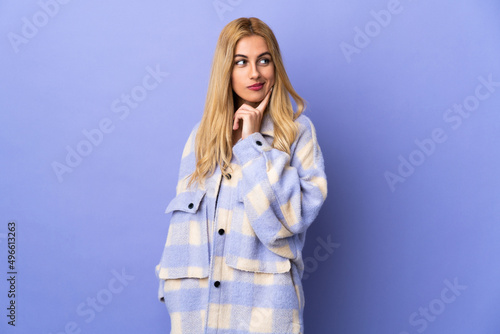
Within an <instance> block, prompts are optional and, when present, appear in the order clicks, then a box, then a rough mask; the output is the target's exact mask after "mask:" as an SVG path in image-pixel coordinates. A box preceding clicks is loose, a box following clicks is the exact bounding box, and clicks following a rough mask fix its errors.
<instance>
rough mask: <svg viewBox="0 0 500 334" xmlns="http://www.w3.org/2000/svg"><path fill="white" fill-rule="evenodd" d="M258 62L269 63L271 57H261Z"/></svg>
mask: <svg viewBox="0 0 500 334" xmlns="http://www.w3.org/2000/svg"><path fill="white" fill-rule="evenodd" d="M259 62H260V63H261V64H264V65H267V64H269V63H270V62H271V59H269V58H262V59H260V60H259Z"/></svg>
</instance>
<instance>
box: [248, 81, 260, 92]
mask: <svg viewBox="0 0 500 334" xmlns="http://www.w3.org/2000/svg"><path fill="white" fill-rule="evenodd" d="M262 87H264V83H256V84H253V85H251V86H248V89H250V90H253V91H259V90H261V89H262Z"/></svg>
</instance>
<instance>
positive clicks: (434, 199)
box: [0, 0, 500, 334]
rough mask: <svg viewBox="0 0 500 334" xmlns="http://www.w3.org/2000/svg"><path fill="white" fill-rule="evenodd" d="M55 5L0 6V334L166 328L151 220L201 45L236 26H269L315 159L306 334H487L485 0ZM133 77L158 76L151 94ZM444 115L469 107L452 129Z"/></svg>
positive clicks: (490, 128)
mask: <svg viewBox="0 0 500 334" xmlns="http://www.w3.org/2000/svg"><path fill="white" fill-rule="evenodd" d="M54 1H55V0H42V1H41V2H40V3H39V2H37V1H22V2H15V1H2V2H1V3H0V22H1V23H0V24H1V25H0V27H1V30H0V35H1V38H0V54H1V55H2V56H1V59H2V61H1V62H0V71H1V72H0V73H1V76H0V111H1V112H0V124H1V130H0V140H1V143H0V154H1V159H2V160H1V164H0V189H1V192H2V196H1V201H0V267H1V268H2V272H1V274H0V296H1V297H0V310H1V311H0V319H2V320H1V321H0V331H1V332H2V333H4V332H8V333H11V332H12V333H52V334H56V333H65V332H66V333H79V332H81V333H93V334H99V333H168V329H169V319H168V313H167V311H166V309H165V307H164V305H163V304H161V303H159V302H158V301H157V299H156V298H157V280H156V277H155V275H154V266H155V265H156V263H157V262H158V261H159V257H160V255H161V251H162V250H163V244H164V242H165V238H166V233H167V228H168V222H169V216H168V215H165V214H164V209H165V207H166V205H167V204H168V202H169V200H170V199H171V198H172V196H173V195H174V193H175V184H176V178H177V170H178V164H179V161H180V156H181V150H182V147H183V144H184V142H185V140H186V139H187V136H188V134H189V131H190V130H191V128H192V126H193V125H194V123H195V122H197V121H198V120H199V119H200V117H201V114H202V111H203V105H204V99H205V95H206V91H207V83H208V76H209V71H210V64H211V61H212V56H213V51H214V48H215V44H216V41H217V37H218V35H219V33H220V31H221V29H222V28H223V26H224V25H225V24H226V23H228V22H229V21H231V20H233V19H235V18H238V17H241V16H245V17H249V16H256V17H259V18H261V19H262V20H264V21H265V22H267V23H268V24H269V25H270V26H271V28H272V29H273V30H274V32H275V34H276V36H277V38H278V41H279V42H280V46H281V49H282V53H283V56H284V61H285V65H286V68H287V70H288V74H289V76H290V78H291V81H292V83H293V85H294V87H295V89H296V90H297V91H298V92H299V94H300V95H301V96H302V97H304V98H305V99H306V100H307V101H308V110H307V111H306V115H308V116H309V117H310V118H311V119H312V121H313V122H314V124H315V126H316V129H317V134H318V140H319V142H320V145H321V148H322V151H323V154H324V156H325V163H326V168H327V175H328V182H329V183H328V185H329V195H328V198H327V201H326V203H325V206H324V207H323V209H322V211H321V213H320V216H319V217H318V219H317V220H316V222H315V223H314V224H313V226H312V227H311V229H310V230H309V232H308V236H307V238H308V239H307V240H308V241H307V244H306V249H305V252H304V257H305V258H306V265H307V269H306V275H307V279H305V280H304V287H305V294H306V308H305V326H306V327H305V328H306V333H308V334H311V333H346V334H350V333H363V334H365V333H367V334H368V333H376V334H378V333H393V334H413V333H421V332H425V333H429V334H431V333H439V334H442V333H455V334H462V333H463V334H469V333H481V334H489V333H491V334H493V333H495V334H496V333H498V332H499V331H500V320H499V319H500V318H499V317H498V310H499V309H500V283H498V282H500V267H499V255H500V243H499V241H498V240H499V237H500V226H499V218H500V178H499V177H498V175H497V172H496V171H498V170H499V169H500V157H499V154H498V147H499V146H500V125H499V124H500V116H499V115H500V85H497V86H492V87H490V90H491V91H488V89H487V88H486V87H481V88H479V94H480V95H479V96H481V97H482V99H483V100H478V99H476V98H475V97H474V96H475V94H476V87H478V85H481V81H480V79H478V78H480V77H482V78H484V79H485V80H487V79H488V77H490V76H491V79H492V80H493V81H494V82H500V62H499V59H500V43H498V36H499V33H500V21H499V20H498V16H499V14H500V4H499V3H498V2H497V1H494V0H484V1H473V0H460V1H457V0H443V1H438V2H436V1H423V0H418V1H416V0H413V1H412V0H401V1H400V2H399V5H398V2H397V1H394V0H391V1H385V0H384V1H359V0H356V1H343V2H340V1H333V2H326V1H313V2H311V1H297V2H290V1H283V0H281V1H273V2H269V1H260V0H258V1H253V2H249V1H238V0H232V1H229V0H220V1H175V2H174V1H170V2H163V1H143V2H131V1H130V2H124V1H117V0H113V1H106V2H104V3H103V2H102V1H67V0H66V1H67V3H64V4H58V5H57V7H58V8H56V6H54V3H56V2H54ZM61 1H62V0H61ZM214 3H215V4H217V3H218V4H219V6H223V5H225V7H220V8H223V9H219V10H216V8H215V7H214ZM40 4H52V5H45V6H44V7H45V11H47V12H49V13H50V14H51V15H52V16H50V15H49V14H44V11H43V9H42V6H41V5H40ZM388 8H389V10H391V11H392V13H391V12H390V11H389V12H388V11H387V9H388ZM381 10H384V11H385V12H380V11H381ZM372 11H373V12H372ZM377 13H378V14H377ZM383 13H385V14H387V13H391V14H390V15H391V17H390V19H389V18H388V15H385V16H384V15H383ZM376 17H378V19H379V21H380V22H381V23H378V22H377V20H376ZM384 20H385V21H384ZM30 22H31V23H30ZM35 23H36V24H38V27H37V26H36V25H35V26H34V28H35V29H36V30H34V29H33V27H31V30H30V28H29V25H30V24H35ZM359 31H365V33H359ZM366 33H368V34H369V35H366V36H364V37H363V35H361V34H366ZM14 34H15V35H14ZM23 34H24V35H23ZM370 35H371V36H370ZM13 36H17V37H13ZM15 38H17V41H18V42H17V43H16V42H12V40H13V39H15ZM23 38H24V39H23ZM21 40H22V41H23V42H19V41H21ZM19 43H20V44H19ZM356 43H357V44H356ZM347 44H349V45H350V46H351V50H353V49H352V48H354V47H356V45H357V52H355V53H352V54H350V55H346V54H345V53H344V52H343V51H342V47H344V48H345V47H346V45H347ZM148 69H149V71H151V70H152V69H153V70H154V69H159V71H160V72H163V73H168V75H166V74H162V76H160V77H159V78H158V82H155V81H154V80H152V79H147V81H146V85H147V86H148V87H149V88H150V90H146V89H145V88H144V87H143V78H144V77H145V76H147V75H148ZM151 85H154V86H156V87H155V88H152V87H151ZM124 94H125V95H124ZM127 94H128V95H132V96H135V103H134V101H132V102H130V105H133V106H134V107H127V106H126V104H125V102H122V101H121V99H122V98H126V95H127ZM486 95H489V96H487V97H486ZM117 99H118V101H117V102H115V100H117ZM133 99H134V97H133ZM475 102H478V105H474V103H475ZM113 103H114V106H112V105H113ZM463 103H469V106H471V108H472V109H474V110H473V111H471V112H470V113H469V112H468V111H467V113H465V112H464V113H463V115H465V116H457V115H459V114H458V113H456V112H453V106H454V105H455V104H456V105H460V104H463ZM450 108H451V110H450V111H448V109H450ZM127 109H128V110H127ZM463 110H464V111H465V109H463ZM127 112H128V113H127ZM451 117H454V118H451ZM459 122H460V123H459ZM100 125H101V126H102V127H103V128H104V130H107V133H103V134H102V138H101V137H100V136H99V135H98V134H97V132H96V131H92V129H96V128H98V127H99V126H100ZM436 129H437V130H436ZM85 131H90V133H93V134H94V139H93V140H94V142H95V144H91V145H90V146H89V143H90V142H89V141H87V139H86V136H85V135H84V133H83V132H85ZM99 131H101V130H99ZM436 131H437V132H436ZM433 132H434V133H435V138H434V140H435V142H434V144H431V143H430V140H431V139H429V138H432V136H433ZM436 133H437V135H436ZM86 141H87V142H86ZM416 141H418V142H420V143H423V144H421V145H427V146H424V148H420V149H419V146H418V145H417V144H416ZM78 148H79V149H80V150H81V151H82V152H84V153H85V154H87V155H86V156H84V157H82V159H81V161H77V160H73V166H74V168H71V172H69V171H68V172H65V173H63V174H62V175H60V177H59V178H58V176H57V175H56V172H54V169H53V164H54V163H55V162H57V163H60V164H66V162H65V159H66V157H67V154H68V149H69V150H77V149H78ZM423 151H427V153H425V152H423ZM73 159H74V158H73ZM402 161H407V162H402ZM411 161H412V162H413V163H414V164H415V165H417V166H414V167H409V166H408V164H410V163H412V162H411ZM398 169H400V171H399V172H398ZM387 172H390V173H393V176H394V175H396V174H398V173H400V172H401V173H403V174H404V177H403V176H399V177H400V179H399V181H402V180H404V182H396V183H395V184H393V186H392V187H391V185H390V184H389V183H388V182H387V180H386V175H385V174H386V173H387ZM9 221H15V222H16V223H17V234H16V237H17V253H16V254H17V268H16V269H17V271H18V275H17V281H16V289H17V290H16V292H17V295H16V297H17V298H16V305H17V308H16V312H17V318H16V327H15V328H12V327H11V326H8V325H7V320H8V319H7V317H6V314H7V310H6V307H7V306H8V303H9V299H8V298H7V291H8V286H7V282H6V278H7V276H8V275H7V274H6V272H7V240H6V238H5V237H6V233H7V223H8V222H9ZM328 240H329V241H330V243H332V244H333V245H334V246H332V245H331V247H330V248H329V249H327V248H324V246H322V245H324V244H326V243H328ZM328 251H330V253H331V254H330V253H328ZM325 254H327V256H326V255H325ZM113 272H114V273H115V274H113ZM117 272H124V273H125V275H126V276H127V277H128V279H125V280H123V281H118V280H116V278H115V275H116V273H117ZM454 282H455V283H456V284H458V285H459V288H458V290H455V292H453V290H450V289H449V288H448V287H447V286H448V285H450V284H453V283H454ZM93 300H95V303H96V304H95V306H94V308H92V306H91V305H92V303H93V302H92V301H93ZM426 309H427V311H426ZM78 310H79V311H78ZM426 312H427V313H426ZM92 314H93V315H92ZM425 314H427V315H425ZM411 319H412V320H411ZM65 327H66V330H65Z"/></svg>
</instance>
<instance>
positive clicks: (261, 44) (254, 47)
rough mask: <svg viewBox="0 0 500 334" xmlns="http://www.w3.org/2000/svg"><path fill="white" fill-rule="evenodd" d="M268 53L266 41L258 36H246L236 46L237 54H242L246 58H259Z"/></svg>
mask: <svg viewBox="0 0 500 334" xmlns="http://www.w3.org/2000/svg"><path fill="white" fill-rule="evenodd" d="M266 51H269V50H268V49H267V44H266V40H265V39H264V38H263V37H261V36H257V35H252V36H246V37H243V38H242V39H240V40H239V41H238V43H237V44H236V49H235V54H241V55H245V56H249V57H251V56H258V55H260V54H262V53H264V52H266Z"/></svg>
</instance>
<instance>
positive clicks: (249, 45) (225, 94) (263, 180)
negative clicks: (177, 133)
mask: <svg viewBox="0 0 500 334" xmlns="http://www.w3.org/2000/svg"><path fill="white" fill-rule="evenodd" d="M289 94H290V95H291V96H292V97H293V98H294V100H295V102H296V105H297V111H296V112H294V110H293V107H292V104H291V102H290V98H289ZM303 110H304V101H303V100H302V98H301V97H300V96H299V95H298V94H297V93H296V92H295V90H294V89H293V87H292V85H291V83H290V81H289V79H288V76H287V74H286V72H285V68H284V66H283V62H282V58H281V54H280V50H279V46H278V42H277V41H276V38H275V36H274V34H273V32H272V31H271V29H270V28H269V27H268V26H267V25H266V24H265V23H264V22H262V21H260V20H259V19H257V18H249V19H248V18H240V19H237V20H234V21H232V22H230V23H229V24H228V25H227V26H226V27H225V28H224V29H223V30H222V32H221V34H220V37H219V40H218V43H217V47H216V50H215V56H214V60H213V64H212V72H211V77H210V82H209V88H208V94H207V99H206V104H205V110H204V113H203V117H202V119H201V121H200V122H199V123H198V124H196V126H195V127H194V129H193V130H192V132H191V135H190V136H189V139H188V141H187V143H186V145H185V147H184V151H183V154H182V160H181V166H180V173H179V181H178V184H177V195H176V197H175V198H174V199H173V200H172V201H171V202H170V203H169V205H168V207H167V209H166V212H167V213H168V212H172V218H171V221H170V226H169V230H168V236H167V241H166V244H165V249H164V251H163V255H162V258H161V261H160V263H159V264H158V265H157V267H156V274H157V276H158V278H159V280H160V288H159V296H158V297H159V299H160V300H161V301H164V302H165V304H166V306H167V309H168V312H169V313H170V319H171V324H172V331H171V333H183V334H184V333H196V334H200V333H283V334H285V333H286V334H289V333H303V332H304V325H303V309H304V296H303V290H302V284H301V277H302V274H303V272H304V264H303V260H302V253H301V251H302V248H303V246H304V241H305V234H306V229H307V228H308V227H309V225H310V224H311V223H312V222H313V220H314V219H315V217H316V216H317V214H318V211H319V209H320V207H321V205H322V204H323V202H324V200H325V198H326V194H327V187H326V176H325V173H324V164H323V157H322V154H321V150H320V147H319V145H318V143H317V140H316V134H315V130H314V126H313V125H312V123H311V121H310V120H309V119H308V118H307V117H306V116H304V115H302V111H303Z"/></svg>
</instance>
